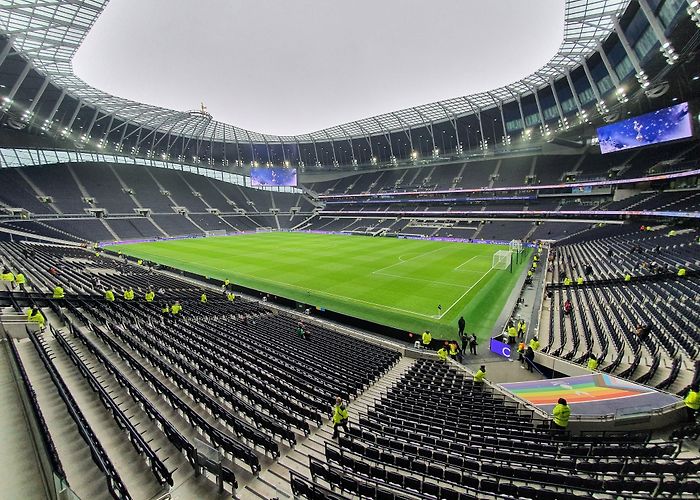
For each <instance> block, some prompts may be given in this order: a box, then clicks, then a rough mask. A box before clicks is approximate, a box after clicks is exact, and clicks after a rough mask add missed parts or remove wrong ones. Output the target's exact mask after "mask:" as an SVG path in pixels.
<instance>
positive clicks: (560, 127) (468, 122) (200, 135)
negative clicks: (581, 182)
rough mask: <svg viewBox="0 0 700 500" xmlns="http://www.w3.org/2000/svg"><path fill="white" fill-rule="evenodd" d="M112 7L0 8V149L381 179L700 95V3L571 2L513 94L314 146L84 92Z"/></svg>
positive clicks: (395, 115)
mask: <svg viewBox="0 0 700 500" xmlns="http://www.w3.org/2000/svg"><path fill="white" fill-rule="evenodd" d="M107 2H108V0H81V1H71V2H64V1H58V0H36V1H29V0H3V1H0V37H1V40H0V100H1V102H0V112H1V113H2V123H3V125H5V126H6V127H9V128H12V129H16V130H20V131H23V132H21V133H20V134H19V135H18V136H17V137H19V139H18V138H13V137H12V134H3V136H4V138H3V139H2V144H1V145H2V146H5V147H13V146H19V147H27V146H28V144H27V142H30V143H32V144H31V145H32V146H35V147H45V148H46V147H48V148H57V149H67V150H87V151H93V152H105V153H110V154H123V155H130V156H133V157H139V158H145V159H148V160H162V161H167V162H177V163H178V164H183V163H184V164H190V165H195V166H198V165H201V166H203V167H209V168H212V169H220V170H224V171H228V172H236V173H243V174H245V172H246V171H247V169H248V168H249V167H250V166H254V165H285V166H298V167H300V168H301V169H302V170H303V171H313V170H329V169H330V170H334V169H339V170H340V169H358V168H378V167H390V166H396V165H406V164H408V165H410V164H425V163H428V162H445V161H451V160H459V159H462V158H469V157H473V156H484V155H490V154H494V153H501V152H511V151H526V150H528V149H535V150H536V149H537V147H539V146H541V145H542V144H543V143H544V142H548V141H551V140H553V139H554V138H564V139H566V138H571V139H575V140H577V141H580V140H581V138H585V137H590V135H592V134H591V133H590V132H591V127H593V126H595V125H596V124H600V123H604V122H606V121H607V122H609V121H614V120H616V119H619V118H620V117H622V116H624V115H626V114H627V113H628V111H629V110H630V109H631V110H633V111H635V112H638V111H641V110H644V109H645V108H653V107H654V106H655V105H657V107H658V106H660V105H662V104H663V98H664V96H665V98H666V99H668V98H669V96H670V94H669V93H668V91H669V89H671V88H673V90H674V92H676V94H674V96H677V95H678V93H680V94H681V97H682V98H686V99H688V98H692V96H693V95H696V94H697V92H695V91H696V90H697V89H694V88H693V85H697V82H695V81H694V80H693V81H692V82H690V83H689V82H686V81H683V82H681V83H679V84H678V85H675V83H676V81H677V80H679V79H682V80H689V76H690V75H687V73H684V68H692V67H693V66H694V67H696V68H697V67H698V61H697V56H696V55H695V48H696V47H697V45H698V42H700V38H699V37H698V29H697V28H698V26H700V18H699V17H698V16H700V7H699V6H698V2H693V1H691V0H687V1H686V0H636V1H634V2H631V1H630V0H566V14H565V27H564V39H563V41H562V44H561V46H560V48H559V50H558V52H557V54H556V55H555V56H554V57H553V58H552V59H551V60H550V61H549V62H548V63H547V64H545V65H544V66H543V67H542V68H541V69H540V70H538V71H536V72H535V73H533V74H532V75H529V76H527V77H526V78H523V79H522V80H520V81H518V82H514V83H513V84H511V85H508V86H505V87H501V88H498V89H493V90H491V91H488V92H483V93H480V94H474V95H468V96H460V97H456V98H454V99H449V100H445V101H440V102H434V103H430V104H425V105H421V106H416V107H413V108H409V109H404V110H399V111H396V112H392V113H387V114H383V115H379V116H374V117H370V118H366V119H363V120H358V121H355V122H351V123H345V124H342V125H337V126H334V127H330V128H328V129H324V130H319V131H317V132H313V133H310V134H304V135H298V136H277V135H268V134H264V133H259V132H253V131H250V130H245V129H242V128H239V127H236V126H233V125H229V124H225V123H222V122H218V121H216V120H215V119H214V118H213V117H212V116H211V115H210V114H208V113H206V112H203V111H189V112H182V111H174V110H170V109H164V108H160V107H156V106H151V105H146V104H142V103H138V102H134V101H130V100H127V99H123V98H120V97H116V96H112V95H110V94H107V93H105V92H103V91H100V90H98V89H96V88H94V87H91V86H90V85H88V84H87V83H85V82H84V81H82V80H81V79H80V78H78V77H77V76H76V75H75V74H74V73H73V68H72V62H71V61H72V57H73V55H74V54H75V52H76V50H77V49H78V48H79V46H80V44H81V43H82V41H83V40H84V38H85V35H86V34H87V33H88V31H89V30H90V29H91V28H92V26H93V24H94V22H95V21H96V19H97V18H98V16H99V15H100V14H101V12H102V11H103V10H104V8H105V6H106V4H107ZM677 75H678V76H677ZM680 75H684V77H685V78H681V77H680ZM669 82H670V83H669ZM652 99H658V100H657V101H656V102H654V101H652ZM657 103H658V104H657ZM27 133H28V134H29V135H28V134H27ZM28 136H30V137H34V139H30V140H28V139H27V137H28ZM13 141H15V143H13ZM17 141H19V142H17ZM581 145H583V143H582V144H581Z"/></svg>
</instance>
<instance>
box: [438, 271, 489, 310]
mask: <svg viewBox="0 0 700 500" xmlns="http://www.w3.org/2000/svg"><path fill="white" fill-rule="evenodd" d="M493 269H494V268H493V267H492V268H491V269H489V270H488V271H486V272H485V273H484V274H483V276H482V277H481V278H479V279H478V280H477V281H476V283H474V284H473V285H472V286H470V287H469V288H467V291H466V292H464V293H463V294H462V295H461V296H460V297H459V298H458V299H457V300H455V301H454V303H453V304H452V305H451V306H450V307H448V308H447V309H446V310H445V312H444V313H442V314H441V315H440V316H438V319H442V318H443V316H445V314H447V313H448V312H450V310H451V309H452V308H453V307H454V306H456V305H457V304H458V303H459V302H460V301H461V300H462V299H463V298H464V297H466V296H467V294H468V293H469V292H471V291H472V289H473V288H474V287H475V286H476V285H478V284H479V283H480V282H481V280H483V279H484V278H485V277H486V276H488V275H489V273H490V272H491V271H493Z"/></svg>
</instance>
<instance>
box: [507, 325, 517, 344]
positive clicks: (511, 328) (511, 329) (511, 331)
mask: <svg viewBox="0 0 700 500" xmlns="http://www.w3.org/2000/svg"><path fill="white" fill-rule="evenodd" d="M517 338H518V330H517V328H516V327H515V325H514V324H513V321H512V320H511V321H509V322H508V344H509V345H510V344H515V342H516V339H517Z"/></svg>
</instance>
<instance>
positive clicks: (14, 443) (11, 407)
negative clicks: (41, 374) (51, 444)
mask: <svg viewBox="0 0 700 500" xmlns="http://www.w3.org/2000/svg"><path fill="white" fill-rule="evenodd" d="M7 342H8V341H7V340H5V339H3V340H2V341H0V422H2V425H1V426H0V440H2V446H3V448H4V449H6V450H13V451H12V453H0V484H2V497H3V498H22V499H28V500H29V499H41V498H46V491H45V489H44V482H43V481H42V479H41V471H40V469H39V458H38V457H37V455H36V452H35V445H34V442H33V439H32V436H31V434H30V431H29V426H28V423H27V420H26V417H25V415H24V408H23V406H22V401H21V399H20V395H19V392H18V390H19V388H18V387H17V384H18V383H22V381H21V379H20V380H16V379H15V376H14V373H13V370H12V365H11V364H10V363H11V361H10V356H11V355H12V354H11V353H10V352H9V346H8V345H7Z"/></svg>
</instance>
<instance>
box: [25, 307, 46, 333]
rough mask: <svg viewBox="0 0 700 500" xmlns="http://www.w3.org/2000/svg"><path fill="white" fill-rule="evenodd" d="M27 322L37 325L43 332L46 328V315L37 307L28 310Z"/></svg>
mask: <svg viewBox="0 0 700 500" xmlns="http://www.w3.org/2000/svg"><path fill="white" fill-rule="evenodd" d="M27 321H29V322H31V323H36V324H37V325H38V326H39V328H40V329H41V331H42V332H43V331H44V328H45V327H46V318H44V315H43V314H42V313H41V311H40V310H39V308H38V307H37V306H34V307H32V308H31V309H27Z"/></svg>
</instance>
